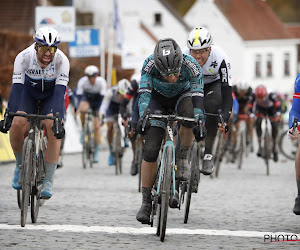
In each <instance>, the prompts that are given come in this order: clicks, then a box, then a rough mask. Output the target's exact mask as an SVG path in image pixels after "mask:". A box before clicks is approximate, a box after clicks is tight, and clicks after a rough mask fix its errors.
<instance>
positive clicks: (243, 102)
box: [232, 85, 253, 114]
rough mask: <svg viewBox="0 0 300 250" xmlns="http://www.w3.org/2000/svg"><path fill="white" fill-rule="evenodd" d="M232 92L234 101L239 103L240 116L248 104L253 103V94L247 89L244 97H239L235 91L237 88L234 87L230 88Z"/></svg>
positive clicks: (250, 89)
mask: <svg viewBox="0 0 300 250" xmlns="http://www.w3.org/2000/svg"><path fill="white" fill-rule="evenodd" d="M232 92H233V93H234V94H235V96H236V99H237V100H238V102H239V113H240V114H244V113H245V110H246V108H245V107H246V106H249V104H250V103H252V101H253V92H252V88H251V87H249V88H248V90H247V91H246V93H245V94H244V95H240V94H239V92H238V90H237V86H236V85H234V86H233V87H232Z"/></svg>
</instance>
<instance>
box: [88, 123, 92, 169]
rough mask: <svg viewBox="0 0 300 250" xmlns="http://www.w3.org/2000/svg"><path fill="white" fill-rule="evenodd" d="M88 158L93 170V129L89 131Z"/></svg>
mask: <svg viewBox="0 0 300 250" xmlns="http://www.w3.org/2000/svg"><path fill="white" fill-rule="evenodd" d="M87 157H88V160H89V162H90V168H92V167H93V163H94V136H93V132H91V128H90V129H89V141H88V156H87Z"/></svg>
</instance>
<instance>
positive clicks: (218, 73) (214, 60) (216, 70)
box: [183, 45, 232, 86]
mask: <svg viewBox="0 0 300 250" xmlns="http://www.w3.org/2000/svg"><path fill="white" fill-rule="evenodd" d="M210 47H211V51H210V55H209V57H208V59H207V61H206V63H205V64H204V65H203V66H201V68H202V75H203V83H204V84H208V83H211V82H214V81H217V80H221V82H222V84H225V85H228V86H232V80H231V67H230V63H229V60H228V58H227V56H226V54H225V53H224V51H223V50H222V49H221V48H220V47H219V46H217V45H211V46H210ZM183 53H184V54H187V55H190V54H191V53H190V49H189V48H188V47H186V48H185V49H184V50H183Z"/></svg>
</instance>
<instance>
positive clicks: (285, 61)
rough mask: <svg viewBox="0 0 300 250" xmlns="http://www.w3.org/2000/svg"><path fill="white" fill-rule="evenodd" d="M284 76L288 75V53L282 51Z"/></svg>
mask: <svg viewBox="0 0 300 250" xmlns="http://www.w3.org/2000/svg"><path fill="white" fill-rule="evenodd" d="M283 73H284V76H290V53H284V72H283Z"/></svg>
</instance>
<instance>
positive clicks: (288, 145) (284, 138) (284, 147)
mask: <svg viewBox="0 0 300 250" xmlns="http://www.w3.org/2000/svg"><path fill="white" fill-rule="evenodd" d="M278 148H279V151H280V153H282V154H283V155H284V156H285V157H286V158H287V159H289V160H292V161H294V160H295V158H296V153H297V150H298V140H295V141H294V142H292V141H291V140H289V139H288V135H287V133H286V131H283V132H282V133H281V134H280V136H279V140H278Z"/></svg>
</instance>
